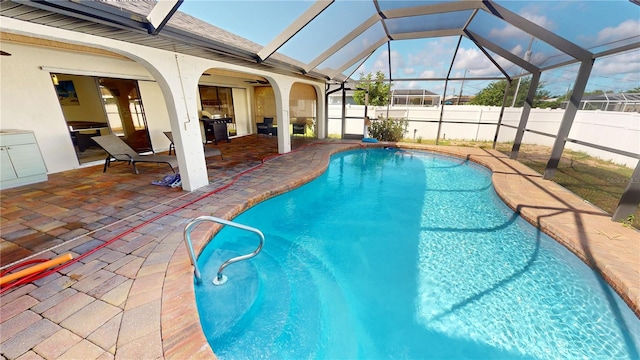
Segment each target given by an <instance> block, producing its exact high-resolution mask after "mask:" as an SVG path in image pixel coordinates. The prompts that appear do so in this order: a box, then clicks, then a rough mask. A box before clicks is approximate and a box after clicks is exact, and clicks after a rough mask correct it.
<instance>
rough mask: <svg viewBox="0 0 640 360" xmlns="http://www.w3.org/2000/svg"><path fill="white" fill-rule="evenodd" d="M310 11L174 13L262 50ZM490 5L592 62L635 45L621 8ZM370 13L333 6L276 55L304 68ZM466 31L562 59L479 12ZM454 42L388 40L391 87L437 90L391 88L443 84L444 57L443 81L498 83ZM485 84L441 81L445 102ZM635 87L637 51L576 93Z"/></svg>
mask: <svg viewBox="0 0 640 360" xmlns="http://www.w3.org/2000/svg"><path fill="white" fill-rule="evenodd" d="M442 1H449V0H442ZM442 1H440V2H442ZM428 3H434V1H424V0H411V1H380V6H381V8H382V9H383V10H385V9H393V8H397V7H399V6H406V5H407V4H408V5H410V6H411V5H413V6H415V5H422V4H428ZM312 4H313V1H308V0H277V1H276V0H185V1H184V2H183V3H182V4H181V6H180V8H179V10H180V11H182V12H185V13H187V14H189V15H192V16H194V17H197V18H199V19H201V20H204V21H206V22H208V23H210V24H212V25H215V26H217V27H220V28H222V29H225V30H227V31H230V32H233V33H235V34H237V35H240V36H242V37H244V38H247V39H249V40H251V41H253V42H255V43H258V44H260V45H267V44H269V43H270V42H271V41H272V40H273V39H274V38H275V37H276V36H277V35H278V34H280V33H281V32H282V31H283V30H284V29H285V28H286V27H287V26H288V25H289V24H290V23H291V22H292V21H293V20H295V19H296V18H297V17H298V16H299V15H300V14H302V13H303V12H304V11H305V10H306V9H307V8H308V7H309V6H311V5H312ZM497 4H499V5H501V6H503V7H505V8H507V9H508V10H510V11H512V12H515V13H517V14H519V15H521V16H523V17H525V18H526V19H528V20H530V21H532V22H534V23H536V24H538V25H540V26H542V27H544V28H546V29H548V30H551V31H553V32H555V33H557V34H558V35H560V36H562V37H564V38H566V39H567V40H569V41H571V42H573V43H575V44H577V45H579V46H581V47H583V48H587V49H589V50H590V51H592V52H593V53H598V52H600V51H603V50H607V49H610V48H613V47H616V46H620V45H623V44H628V43H632V42H639V41H640V6H638V5H635V4H633V3H631V2H629V1H627V0H599V1H593V0H591V1H589V0H586V1H585V0H582V1H577V0H576V1H574V0H571V1H569V0H564V1H520V0H509V1H500V0H498V1H497ZM374 13H375V8H374V7H373V4H372V1H370V0H336V1H335V2H334V3H333V4H332V5H331V6H329V8H327V9H326V10H325V11H324V12H323V13H322V14H320V15H319V16H318V17H316V18H315V19H314V20H313V21H312V22H311V23H310V24H309V25H307V27H305V28H304V29H303V30H302V31H300V32H299V33H298V34H296V36H295V37H294V38H293V39H291V40H290V41H289V42H287V43H286V44H285V45H284V46H283V47H281V48H280V49H279V50H278V51H279V52H280V53H282V54H284V55H287V56H289V57H291V58H294V59H296V60H298V61H302V62H304V63H309V62H310V61H311V60H313V59H314V58H315V57H316V56H318V55H320V54H321V53H322V52H323V51H324V50H325V49H326V48H328V47H330V46H331V45H333V44H334V43H335V42H337V41H338V40H339V39H341V38H342V37H343V36H344V35H345V34H347V33H349V32H350V31H351V30H353V29H354V28H355V27H357V26H358V25H359V24H360V23H362V22H363V21H364V20H366V19H367V18H369V17H370V16H371V15H373V14H374ZM469 14H470V12H469ZM469 14H462V16H455V15H453V16H448V17H442V16H440V17H438V19H436V18H434V17H428V16H425V17H415V18H414V19H415V21H414V22H413V23H415V24H420V25H419V26H420V30H429V29H439V28H446V27H447V26H453V25H456V24H458V23H460V22H461V21H462V24H463V23H464V21H465V20H466V18H468V15H469ZM403 26H404V27H405V28H403ZM387 27H388V28H389V29H396V28H397V29H399V30H402V29H404V31H411V30H412V28H411V26H409V27H406V22H398V21H395V22H394V21H392V20H388V21H387ZM469 29H470V30H472V31H474V32H476V33H477V34H479V35H481V36H483V37H485V38H488V39H491V40H492V41H494V42H496V43H498V44H499V45H500V46H501V47H503V48H505V49H507V50H508V51H510V52H512V53H514V54H517V55H519V56H521V57H525V56H526V55H525V53H526V52H527V49H529V48H530V49H531V55H530V58H531V60H532V61H533V62H535V63H538V64H542V67H544V66H546V64H554V63H560V62H562V61H564V60H568V59H570V58H569V57H567V56H566V55H563V54H562V53H560V52H559V51H558V50H557V49H555V48H553V47H552V46H550V45H548V44H546V43H544V42H543V41H541V40H539V39H533V41H532V39H531V36H529V35H528V34H526V33H524V32H522V31H520V30H519V29H517V28H515V27H513V26H510V25H508V24H507V23H506V22H503V21H496V20H495V18H494V17H493V16H492V15H490V14H487V13H486V12H483V11H481V12H479V13H478V15H476V17H475V18H474V19H473V21H472V23H471V26H470V27H469ZM414 30H415V29H414ZM383 36H384V28H383V27H382V26H381V25H379V24H378V25H374V26H373V27H371V28H370V29H369V30H367V31H365V32H364V33H363V34H362V35H361V36H359V37H358V38H357V39H356V40H354V43H357V44H355V46H349V47H348V48H344V49H342V50H341V51H339V52H338V53H336V55H334V56H332V57H331V58H329V59H328V60H327V61H326V62H325V63H323V64H321V65H320V67H319V68H327V69H334V68H337V67H339V66H340V65H342V64H344V62H345V61H346V59H351V58H352V57H353V56H354V55H355V54H359V53H360V52H361V51H363V50H364V49H365V48H366V47H367V46H369V44H372V43H374V42H375V41H377V40H379V39H380V38H381V37H383ZM458 39H459V37H458V36H455V37H444V38H427V39H415V40H394V41H391V43H390V46H389V47H390V50H391V52H390V53H391V73H392V77H393V79H394V88H395V89H406V88H418V89H426V90H429V91H432V92H435V93H442V92H443V91H444V82H443V81H414V80H412V81H400V80H399V79H403V78H404V79H409V78H425V77H426V78H443V77H446V75H447V72H448V71H449V67H450V66H451V62H452V59H453V58H454V55H455V61H454V62H453V66H452V68H451V77H458V78H479V77H484V78H491V77H502V74H501V73H500V71H499V70H498V69H497V68H496V67H495V66H494V65H493V64H492V62H491V61H490V60H489V59H488V58H487V57H486V56H485V55H484V54H483V52H482V51H481V50H480V49H479V48H478V47H477V46H476V45H475V44H474V43H473V42H472V41H470V40H469V39H467V38H464V37H463V40H462V41H461V44H460V47H459V49H458V51H457V53H456V52H455V49H456V45H457V43H458ZM530 43H531V44H530ZM603 44H604V45H603ZM388 54H389V48H388V47H387V45H386V44H384V45H383V46H382V47H380V48H379V49H378V50H376V51H375V52H374V53H373V54H372V55H371V56H369V58H368V59H367V60H366V61H365V62H364V63H356V64H354V65H353V66H351V67H350V68H347V69H346V70H345V71H344V72H343V74H345V75H350V74H353V75H352V77H353V78H354V79H358V78H359V74H360V73H369V72H375V71H378V70H380V71H382V72H383V73H385V75H386V76H387V77H388V74H389V60H388ZM492 55H494V54H492ZM494 57H495V59H496V61H497V62H498V63H499V64H501V65H503V66H504V68H505V70H506V71H507V72H508V73H509V74H510V75H511V76H514V75H518V74H520V73H521V71H522V70H521V69H520V68H519V67H517V66H514V65H513V64H511V63H509V62H507V61H506V60H504V59H502V58H501V57H499V56H497V55H495V56H494ZM577 73H578V65H571V66H564V67H561V68H557V69H554V70H548V71H545V72H543V73H542V76H541V81H542V83H543V86H544V90H546V91H549V93H550V94H551V95H562V94H565V93H567V92H568V91H569V90H570V89H571V88H572V87H573V84H574V82H575V77H576V75H577ZM492 81H495V80H494V79H487V80H470V79H469V80H467V81H464V82H463V81H450V82H449V84H448V86H447V94H446V95H451V94H458V93H460V91H461V90H462V92H463V95H473V94H475V93H477V92H478V91H480V90H482V89H483V88H484V87H486V86H487V85H489V84H490V83H491V82H492ZM637 87H640V49H635V50H632V51H629V52H626V53H622V54H618V55H616V56H608V57H606V58H600V59H598V60H596V61H595V63H594V67H593V70H592V72H591V76H590V80H589V82H588V84H587V89H586V91H594V90H604V91H607V92H621V91H627V90H629V89H632V88H637Z"/></svg>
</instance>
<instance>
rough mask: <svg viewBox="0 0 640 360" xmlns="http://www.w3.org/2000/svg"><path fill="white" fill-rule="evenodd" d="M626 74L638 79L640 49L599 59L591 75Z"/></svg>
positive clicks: (639, 75)
mask: <svg viewBox="0 0 640 360" xmlns="http://www.w3.org/2000/svg"><path fill="white" fill-rule="evenodd" d="M624 74H629V75H631V76H632V77H635V78H636V79H638V78H639V77H640V51H638V50H635V51H629V52H626V53H622V54H618V55H614V56H607V57H604V58H600V59H597V60H596V61H595V63H594V64H593V70H592V71H591V77H594V76H611V75H624Z"/></svg>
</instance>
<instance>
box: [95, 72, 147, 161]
mask: <svg viewBox="0 0 640 360" xmlns="http://www.w3.org/2000/svg"><path fill="white" fill-rule="evenodd" d="M97 83H98V88H99V90H100V96H101V99H102V104H103V108H104V113H105V116H106V118H107V122H108V123H109V128H110V129H111V132H112V133H113V134H115V135H117V136H118V137H120V138H122V140H124V141H125V142H126V143H127V144H128V145H129V146H131V147H132V148H133V149H134V150H135V151H136V152H138V153H141V152H149V151H151V152H152V151H153V147H152V146H151V137H150V136H149V130H148V127H147V119H146V117H145V113H144V107H143V105H142V98H141V97H140V89H139V87H138V82H137V81H136V80H125V79H114V78H97Z"/></svg>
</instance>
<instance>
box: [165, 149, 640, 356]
mask: <svg viewBox="0 0 640 360" xmlns="http://www.w3.org/2000/svg"><path fill="white" fill-rule="evenodd" d="M384 146H394V147H398V148H400V149H415V150H422V151H429V152H433V153H436V154H442V155H448V156H453V157H457V158H462V159H467V160H470V161H473V162H475V163H478V164H480V165H482V166H484V167H486V168H488V169H489V170H490V171H491V172H492V184H493V187H494V189H495V191H496V193H497V194H498V196H499V197H500V198H501V199H502V200H503V201H504V202H505V204H506V205H507V206H509V207H510V208H511V209H512V210H514V211H516V212H517V213H519V214H520V215H521V216H522V217H523V218H524V219H526V220H527V221H528V222H530V223H531V224H532V225H534V226H536V227H537V228H538V229H540V230H541V231H542V232H544V233H546V234H548V235H549V236H551V237H552V238H553V239H555V240H556V241H558V242H559V243H560V244H562V245H564V246H565V247H566V248H567V249H569V250H570V251H571V252H573V253H574V254H575V255H576V256H578V257H579V258H580V259H582V260H583V261H584V262H585V263H586V264H587V265H589V266H590V267H591V268H593V269H594V270H595V271H596V272H598V273H600V274H601V276H602V277H603V278H604V279H605V280H606V281H607V283H609V285H610V286H611V287H612V288H613V289H614V290H615V291H616V292H617V293H618V294H619V295H620V297H621V298H622V299H623V300H624V301H625V302H626V303H627V305H629V307H630V308H631V309H632V310H633V311H634V313H635V314H636V316H638V317H640V306H639V304H640V285H639V281H638V279H640V271H639V269H640V265H639V264H640V241H638V240H639V239H640V236H639V235H640V233H639V232H638V231H636V230H634V229H631V228H628V227H625V226H623V225H622V224H620V223H616V222H613V221H611V220H610V215H608V214H606V213H605V212H604V211H602V210H601V209H599V208H597V207H596V206H594V205H592V204H590V203H588V202H586V201H584V200H583V199H581V198H579V197H578V196H577V195H575V194H573V193H572V192H570V191H568V190H567V189H565V188H563V187H562V186H560V185H558V184H557V183H555V182H553V181H550V180H544V179H542V176H541V175H540V174H538V173H536V172H535V171H533V170H532V169H530V168H528V167H527V166H525V165H523V164H521V163H519V162H518V161H517V160H512V159H509V158H508V157H507V156H506V155H504V154H502V153H500V152H498V151H496V150H489V149H481V148H473V147H450V146H446V147H443V146H436V145H421V144H409V143H385V142H380V143H366V144H364V143H360V142H355V141H354V142H349V141H319V142H317V143H312V144H309V146H304V147H301V148H299V149H296V150H295V151H293V152H291V153H287V154H282V155H281V156H278V157H274V158H271V159H269V160H268V161H266V162H263V164H262V166H261V167H260V168H259V169H256V170H255V171H257V172H258V173H259V176H255V177H252V179H250V181H248V182H243V183H241V184H238V185H237V186H236V185H231V186H229V187H228V188H226V189H225V190H223V191H222V192H220V193H216V194H215V195H213V197H212V199H210V201H208V205H207V206H204V207H201V208H199V209H198V211H199V212H202V214H201V215H213V216H217V217H221V218H224V219H232V218H234V217H235V216H237V215H239V214H240V213H242V212H243V211H245V210H247V209H249V208H250V207H252V206H254V205H256V204H258V203H259V202H262V201H264V200H267V199H269V198H272V197H274V196H277V195H279V194H282V193H284V192H286V191H289V190H292V189H294V188H297V187H299V186H301V185H304V184H306V183H307V182H309V181H311V180H313V179H315V178H317V177H318V176H320V175H321V174H322V173H323V172H324V171H325V170H326V169H327V167H328V165H329V159H330V157H331V156H332V155H334V154H336V153H339V152H344V151H348V150H353V149H360V148H379V147H384ZM292 155H296V156H292ZM274 183H276V184H278V185H277V186H275V187H274V186H273V184H274ZM210 190H211V189H204V190H203V191H210ZM220 228H221V226H219V225H209V224H202V225H200V226H198V228H197V229H195V230H194V231H193V232H192V236H191V238H192V239H193V241H194V242H193V246H194V249H195V251H196V254H199V253H200V252H201V251H202V249H203V248H204V246H205V245H206V244H207V243H208V239H211V238H212V237H213V235H215V233H216V232H217V231H219V229H220ZM178 241H181V239H179V240H178ZM621 248H623V249H621ZM621 250H622V252H621ZM621 255H625V256H624V257H621ZM629 259H630V260H629ZM185 279H193V267H192V266H191V264H190V262H189V257H188V254H187V250H186V247H185V246H183V245H179V246H177V248H176V251H175V252H174V253H173V255H172V256H171V259H170V260H169V264H168V267H167V269H166V273H165V277H164V284H163V288H162V296H161V298H162V309H161V336H162V347H163V352H164V357H165V358H176V359H183V358H196V359H198V358H207V359H208V358H212V357H213V358H216V356H215V354H214V350H213V349H211V347H210V345H209V344H208V342H207V340H206V337H205V335H204V333H203V331H202V328H201V326H200V320H199V317H198V311H197V306H196V302H195V285H194V282H193V281H185Z"/></svg>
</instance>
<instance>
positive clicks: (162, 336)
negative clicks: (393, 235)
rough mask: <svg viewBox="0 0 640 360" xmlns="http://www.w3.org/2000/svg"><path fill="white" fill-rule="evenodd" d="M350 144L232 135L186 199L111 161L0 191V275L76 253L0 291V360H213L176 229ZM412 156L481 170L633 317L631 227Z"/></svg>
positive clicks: (527, 188) (155, 169)
mask: <svg viewBox="0 0 640 360" xmlns="http://www.w3.org/2000/svg"><path fill="white" fill-rule="evenodd" d="M368 145H369V146H381V145H383V144H375V145H371V144H368ZM361 146H362V145H361V143H359V142H355V141H354V142H347V141H324V142H316V143H314V142H313V140H303V139H295V141H294V148H295V150H294V152H292V153H290V154H286V155H283V156H277V157H276V156H275V155H276V152H277V145H276V139H275V138H272V137H259V138H256V137H255V136H250V137H243V138H237V139H234V140H232V141H231V143H221V144H219V145H218V147H219V148H220V149H221V150H222V153H223V155H224V160H220V159H219V158H211V159H209V160H208V162H207V163H208V169H209V177H210V185H209V186H207V187H205V188H202V189H198V190H197V191H194V192H191V193H187V192H184V191H182V190H180V189H172V188H167V187H161V186H155V185H151V182H152V181H154V180H159V179H161V178H162V177H163V176H164V175H166V173H167V169H166V167H162V166H155V165H140V168H141V171H140V174H139V175H135V174H133V172H132V171H131V168H130V167H126V166H124V165H119V166H116V167H113V168H111V169H109V170H108V171H107V172H106V173H102V167H101V166H93V167H88V168H82V169H79V170H73V171H68V172H64V173H58V174H50V175H49V181H47V182H46V183H40V184H34V185H29V186H25V187H21V188H16V189H9V190H4V191H2V192H0V196H1V201H2V203H1V204H0V210H1V214H0V217H1V219H0V220H1V225H2V240H1V243H0V249H1V253H0V255H1V256H0V262H1V264H2V265H3V266H4V265H7V264H10V263H13V262H15V261H19V260H21V259H24V258H26V257H28V256H32V255H34V254H38V253H40V254H39V255H37V257H42V258H47V259H49V258H53V257H55V256H57V255H59V254H64V253H67V252H70V253H72V254H74V256H75V257H82V258H81V260H80V261H78V262H75V263H73V264H71V265H69V266H67V267H66V268H64V269H62V270H60V271H59V272H56V273H55V274H52V275H49V276H47V277H45V278H42V279H39V280H36V281H34V282H32V283H28V284H25V285H22V286H20V287H17V288H15V289H12V290H10V291H7V292H5V293H3V294H2V296H1V297H0V304H1V307H0V353H1V354H2V358H3V359H18V358H20V359H41V358H44V359H54V358H56V359H58V358H59V359H111V358H118V359H151V358H174V359H187V358H214V355H213V351H212V349H211V348H210V347H209V345H208V344H207V342H206V340H205V337H204V335H203V334H202V331H201V329H200V324H199V321H198V314H197V311H196V304H195V298H194V285H193V281H192V279H193V270H192V267H191V265H190V263H189V259H188V256H187V252H186V248H185V246H184V244H183V239H182V236H183V235H182V232H183V229H184V226H185V225H186V223H187V222H189V221H190V220H191V219H193V218H195V217H197V216H200V215H214V216H217V217H222V218H232V217H233V216H235V215H237V214H239V213H240V212H242V211H244V210H245V209H247V208H248V207H250V206H252V205H254V204H256V203H258V202H260V201H262V200H264V199H267V198H270V197H272V196H275V195H277V194H279V193H281V192H283V191H287V190H288V189H291V188H294V187H297V186H299V185H301V184H303V183H306V182H307V181H309V180H311V179H313V178H315V177H316V176H318V175H319V174H321V173H322V172H323V171H324V170H325V168H326V166H327V164H328V160H329V157H330V156H331V154H333V153H335V152H339V151H343V150H347V149H358V148H360V147H361ZM400 146H409V145H408V144H401V145H400ZM412 146H413V147H416V146H417V145H412ZM417 147H419V148H421V149H425V150H431V151H435V152H441V153H445V154H448V155H452V156H457V157H462V158H469V159H471V160H473V161H476V162H478V163H480V164H482V165H485V166H487V167H488V168H490V169H491V170H492V171H493V183H494V187H495V189H496V192H497V193H498V195H499V196H500V197H501V198H502V199H503V200H504V201H505V202H506V203H507V204H508V205H509V206H510V207H511V208H513V209H516V210H518V211H519V212H520V213H521V215H522V216H523V217H524V218H526V219H527V220H529V221H530V222H532V223H533V224H534V225H535V226H537V227H539V228H540V229H542V230H543V231H544V232H546V233H548V234H550V235H552V236H554V237H555V238H556V239H557V240H558V241H559V242H561V243H562V244H564V245H565V246H567V247H568V248H569V249H570V250H572V251H573V252H574V253H576V254H577V255H578V256H579V257H580V258H582V259H583V260H584V261H585V262H587V263H588V264H589V265H591V266H592V267H593V268H594V269H596V270H597V271H599V272H600V273H602V274H603V276H604V277H605V279H607V280H608V281H609V283H610V284H612V286H613V288H615V289H616V290H617V291H618V292H619V293H620V294H621V296H622V297H623V298H624V299H625V301H627V303H629V304H630V305H631V307H632V308H633V309H634V311H636V314H639V312H638V304H640V274H639V271H640V241H639V240H640V237H639V234H638V232H637V231H635V230H633V229H630V228H627V227H624V226H622V225H621V224H618V223H614V222H611V221H610V217H609V215H607V214H605V213H603V212H602V211H601V210H599V209H598V208H596V207H594V206H592V205H590V204H589V203H587V202H585V201H583V200H582V199H580V198H578V197H577V196H575V195H574V194H572V193H571V192H569V191H567V190H565V189H564V188H562V187H560V186H558V185H557V184H555V183H554V182H552V181H546V180H543V179H542V177H541V176H540V175H539V174H537V173H535V172H533V171H532V170H530V169H529V168H527V167H525V166H523V165H522V164H520V163H518V162H517V161H514V160H510V159H508V157H506V156H504V155H503V154H501V153H499V152H497V151H493V150H485V149H479V148H466V147H465V148H457V147H436V146H417ZM265 158H268V159H269V160H268V161H265V162H264V164H263V162H262V160H263V159H265ZM254 167H255V169H254V170H252V171H251V172H246V173H244V174H243V175H242V176H238V175H239V174H242V173H243V172H245V171H246V170H248V169H251V168H254ZM232 180H235V182H233V183H232ZM167 212H170V213H169V214H167ZM165 214H166V215H165ZM216 229H217V227H216V226H207V225H204V224H203V225H201V226H200V227H198V229H197V230H196V231H194V232H193V238H194V246H195V248H196V251H197V252H199V251H200V250H201V249H202V247H203V246H204V244H205V243H206V240H207V239H209V238H210V236H211V235H212V234H213V233H214V231H216ZM95 249H97V250H95ZM83 256H84V257H83Z"/></svg>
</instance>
